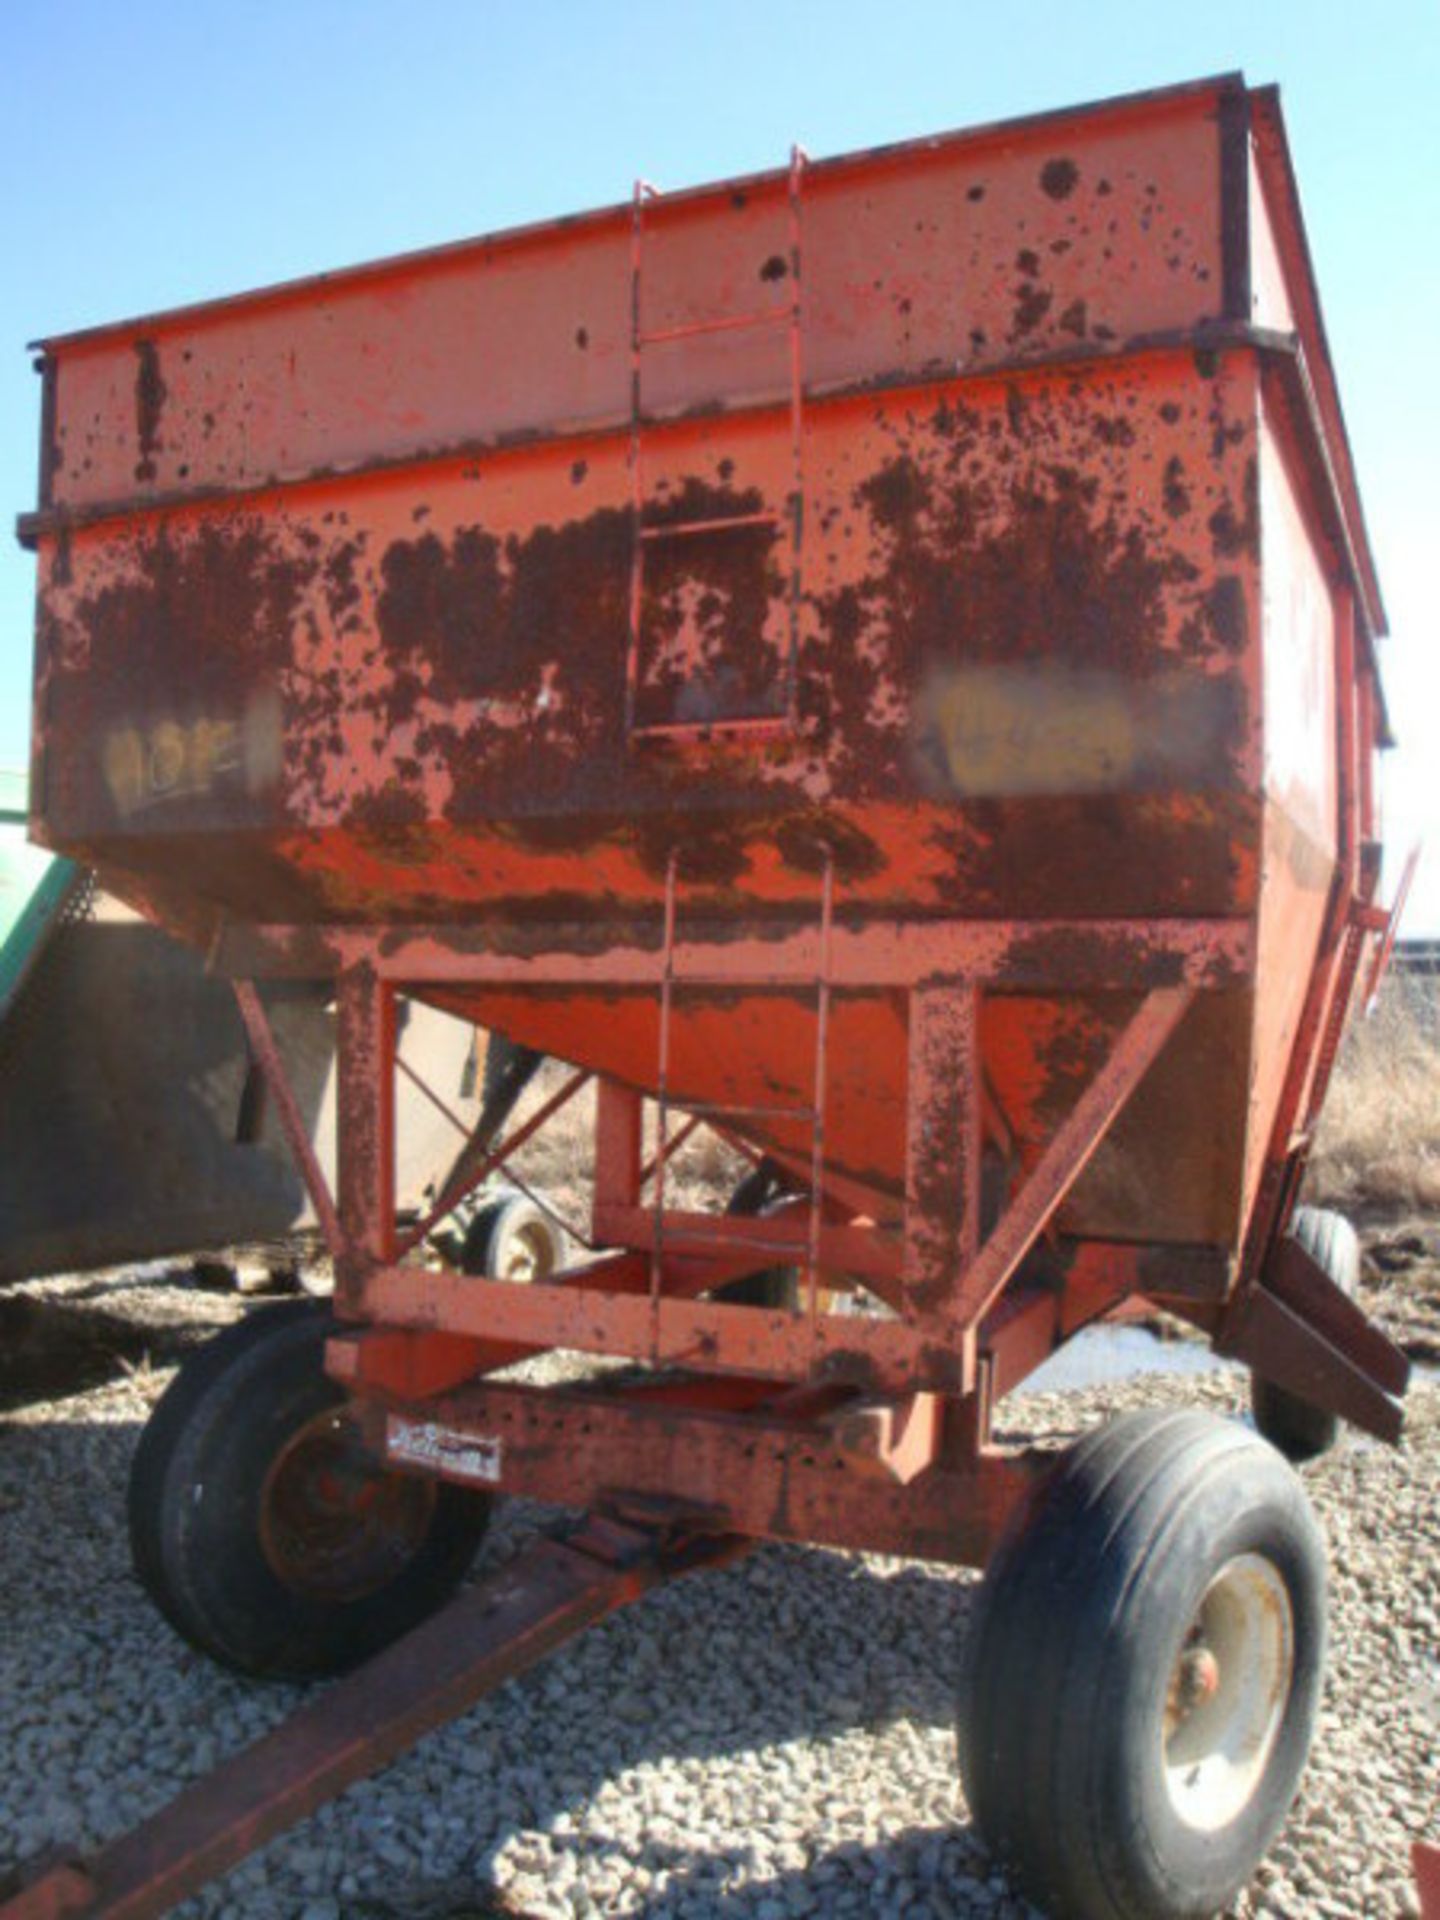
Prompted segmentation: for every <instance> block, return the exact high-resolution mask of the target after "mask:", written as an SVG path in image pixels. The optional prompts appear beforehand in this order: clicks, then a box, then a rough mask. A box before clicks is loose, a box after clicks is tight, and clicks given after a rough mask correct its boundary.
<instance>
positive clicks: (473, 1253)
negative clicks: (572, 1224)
mask: <svg viewBox="0 0 1440 1920" xmlns="http://www.w3.org/2000/svg"><path fill="white" fill-rule="evenodd" d="M521 1233H524V1234H528V1235H532V1236H536V1235H539V1236H543V1237H544V1239H545V1241H546V1243H547V1244H548V1247H549V1256H548V1265H544V1266H543V1270H542V1271H541V1272H539V1273H537V1274H536V1275H535V1276H534V1277H535V1278H536V1279H537V1280H548V1279H549V1277H550V1275H551V1274H552V1273H553V1272H554V1271H555V1269H556V1268H557V1267H558V1266H559V1265H560V1263H561V1260H562V1257H563V1253H564V1248H563V1245H562V1241H561V1235H560V1231H559V1229H558V1228H557V1227H556V1226H555V1224H554V1222H553V1221H552V1220H550V1218H549V1217H548V1216H547V1215H546V1213H545V1212H544V1211H543V1209H542V1208H540V1207H537V1206H536V1204H535V1202H534V1201H533V1200H532V1199H530V1198H529V1196H528V1195H527V1194H523V1193H515V1192H512V1191H509V1190H507V1191H506V1192H504V1193H499V1194H496V1196H495V1197H494V1199H493V1200H487V1201H486V1202H485V1204H484V1206H483V1207H481V1208H480V1209H479V1211H478V1212H477V1213H476V1215H475V1218H474V1219H473V1220H472V1221H471V1222H470V1225H469V1227H468V1228H467V1229H466V1232H465V1245H464V1249H463V1251H462V1253H461V1259H460V1264H461V1266H462V1267H463V1268H464V1270H465V1272H466V1273H473V1274H484V1275H488V1276H489V1277H490V1278H491V1279H501V1278H503V1277H504V1265H505V1256H506V1251H507V1249H506V1242H507V1241H508V1240H510V1239H512V1238H513V1237H514V1236H515V1235H516V1234H521Z"/></svg>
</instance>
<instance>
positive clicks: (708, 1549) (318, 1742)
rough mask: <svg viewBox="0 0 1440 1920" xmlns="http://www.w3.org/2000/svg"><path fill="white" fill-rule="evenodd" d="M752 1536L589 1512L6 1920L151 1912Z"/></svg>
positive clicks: (41, 1889) (140, 1918)
mask: <svg viewBox="0 0 1440 1920" xmlns="http://www.w3.org/2000/svg"><path fill="white" fill-rule="evenodd" d="M748 1546H749V1542H748V1541H745V1540H741V1539H739V1538H737V1537H736V1536H735V1535H733V1534H724V1535H710V1536H705V1535H697V1534H695V1533H693V1532H692V1533H686V1532H682V1531H678V1530H677V1529H676V1527H675V1526H674V1525H672V1524H665V1523H657V1524H639V1523H633V1524H632V1523H630V1522H629V1521H623V1522H622V1521H618V1520H610V1519H607V1518H605V1517H603V1516H601V1515H598V1514H590V1515H588V1516H587V1517H586V1518H585V1519H584V1520H583V1521H581V1522H580V1523H579V1524H578V1525H577V1526H576V1527H575V1529H574V1530H573V1531H572V1532H570V1533H569V1534H566V1535H563V1536H558V1537H546V1538H544V1539H541V1540H538V1541H536V1542H535V1544H534V1545H533V1546H531V1547H529V1548H528V1549H527V1550H525V1551H524V1552H522V1553H521V1554H519V1555H518V1556H517V1557H516V1559H515V1560H513V1561H512V1562H511V1563H510V1564H509V1565H508V1566H506V1567H504V1568H502V1569H501V1570H500V1571H499V1572H497V1573H496V1574H494V1575H493V1576H492V1577H491V1578H490V1579H488V1580H484V1581H481V1582H480V1583H479V1584H477V1585H476V1586H473V1587H468V1588H466V1589H465V1591H464V1592H463V1593H461V1594H460V1595H459V1596H458V1597H457V1598H456V1599H454V1600H452V1601H450V1603H449V1604H448V1605H447V1606H446V1607H444V1608H442V1609H441V1611H440V1612H439V1613H437V1614H435V1615H434V1616H433V1618H431V1619H430V1620H428V1621H427V1622H426V1623H425V1624H424V1625H423V1626H420V1627H417V1628H416V1629H415V1630H414V1631H413V1632H412V1633H409V1634H407V1635H406V1636H405V1638H404V1639H403V1640H398V1641H396V1643H395V1644H394V1646H392V1647H389V1648H387V1649H386V1650H385V1652H384V1653H381V1654H379V1655H377V1656H376V1657H375V1658H374V1659H373V1660H370V1661H368V1662H367V1663H366V1664H365V1665H364V1666H363V1667H360V1668H358V1669H357V1670H356V1671H355V1672H354V1673H352V1674H350V1675H349V1676H348V1677H347V1678H345V1679H344V1680H341V1681H338V1682H337V1683H336V1684H335V1685H334V1686H332V1687H329V1688H328V1689H327V1690H326V1691H325V1692H324V1693H323V1694H321V1695H320V1696H319V1698H318V1699H315V1700H313V1701H311V1702H310V1703H309V1704H308V1705H306V1706H303V1707H301V1708H300V1710H299V1711H298V1712H297V1713H295V1714H292V1716H291V1717H290V1719H288V1720H287V1721H285V1723H284V1724H283V1725H282V1726H279V1727H277V1728H276V1729H275V1731H274V1732H273V1733H270V1734H267V1735H266V1736H265V1738H264V1739H263V1740H258V1741H256V1742H255V1743H254V1745H252V1746H250V1747H247V1748H245V1749H244V1750H243V1751H242V1752H240V1753H237V1754H235V1755H234V1756H233V1757H232V1758H231V1759H229V1760H226V1761H224V1762H223V1763H222V1764H221V1765H220V1766H218V1767H216V1768H215V1770H214V1771H213V1772H212V1773H209V1774H207V1775H206V1776H205V1778H204V1779H203V1780H199V1781H197V1782H196V1783H195V1785H194V1786H191V1787H187V1788H186V1789H185V1791H184V1792H183V1793H180V1794H178V1795H177V1796H176V1797H175V1799H173V1800H172V1801H171V1802H170V1803H169V1805H168V1806H166V1807H162V1808H161V1810H160V1812H159V1813H157V1814H155V1815H153V1816H152V1817H151V1818H150V1819H149V1820H146V1821H145V1822H144V1823H143V1824H142V1825H140V1826H138V1827H134V1828H132V1829H131V1831H130V1832H129V1833H125V1834H122V1835H121V1836H120V1837H119V1838H118V1839H116V1840H112V1841H111V1842H110V1844H109V1845H108V1846H106V1847H103V1848H102V1849H101V1850H100V1851H99V1852H98V1853H97V1854H95V1855H94V1857H93V1858H91V1859H89V1860H85V1861H68V1860H60V1861H56V1860H51V1861H49V1862H46V1863H41V1865H40V1866H39V1870H38V1873H35V1874H34V1875H33V1877H31V1879H30V1881H29V1884H28V1885H26V1886H24V1887H22V1889H21V1890H20V1891H19V1892H18V1893H15V1894H13V1895H12V1897H11V1898H10V1899H8V1900H6V1901H5V1902H4V1904H3V1905H0V1920H70V1917H71V1916H80V1915H84V1916H86V1917H87V1920H91V1917H92V1916H94V1917H96V1920H98V1917H99V1916H102V1915H103V1916H104V1920H150V1916H152V1915H156V1914H163V1913H168V1912H169V1910H170V1909H171V1908H172V1907H173V1906H175V1905H176V1904H177V1903H178V1902H179V1901H181V1900H183V1899H185V1898H186V1896H187V1895H189V1894H191V1893H194V1892H195V1891H196V1890H197V1889H198V1888H200V1887H202V1886H204V1885H205V1884H206V1883H207V1882H208V1881H210V1880H213V1879H215V1878H216V1877H217V1876H218V1875H220V1874H222V1873H226V1872H228V1871H229V1869H230V1868H231V1867H233V1866H235V1865H236V1864H237V1863H238V1862H239V1861H241V1860H243V1859H244V1858H245V1857H246V1855H247V1854H250V1853H253V1852H254V1851H255V1850H256V1848H258V1847H261V1846H263V1845H264V1844H265V1843H266V1842H267V1841H268V1840H271V1839H273V1838H274V1837H275V1835H276V1834H277V1833H281V1832H283V1831H284V1830H285V1828H287V1827H290V1826H293V1825H294V1824H295V1822H296V1821H297V1820H302V1819H303V1818H304V1817H305V1815H306V1814H309V1813H313V1812H314V1811H315V1809H316V1808H317V1807H320V1806H323V1805H324V1803H325V1802H326V1801H327V1800H331V1799H333V1798H334V1797H335V1795H336V1794H338V1793H343V1792H344V1790H345V1788H346V1787H348V1786H351V1785H353V1783H354V1782H355V1781H357V1780H360V1779H363V1778H364V1777H365V1776H366V1775H367V1774H370V1773H375V1772H377V1771H378V1770H379V1769H380V1768H381V1767H384V1766H388V1765H389V1763H390V1762H391V1761H392V1760H394V1759H396V1758H397V1757H398V1756H399V1755H400V1754H401V1753H403V1752H404V1751H405V1750H406V1749H407V1748H408V1747H411V1746H413V1745H414V1744H415V1742H416V1741H417V1740H419V1739H420V1738H421V1737H422V1736H423V1735H425V1734H427V1733H430V1732H431V1731H433V1729H434V1728H436V1727H438V1726H441V1725H443V1724H444V1723H445V1722H446V1721H448V1720H453V1719H454V1718H455V1717H456V1716H457V1715H458V1714H461V1713H464V1712H465V1711H466V1710H467V1709H468V1708H470V1707H472V1706H473V1705H474V1704H475V1702H476V1701H477V1700H480V1699H482V1698H483V1697H484V1696H485V1695H486V1694H487V1693H490V1692H492V1691H493V1690H494V1689H495V1688H496V1687H499V1686H502V1685H503V1684H504V1682H505V1681H507V1680H512V1679H514V1677H515V1676H516V1675H517V1674H520V1673H524V1672H525V1671H526V1669H527V1668H529V1667H532V1666H534V1665H535V1663H536V1662H537V1661H539V1660H543V1659H544V1658H545V1656H546V1655H547V1654H549V1653H553V1652H554V1651H555V1649H556V1648H557V1647H559V1646H561V1645H563V1644H564V1642H565V1641H566V1640H569V1639H571V1638H572V1637H573V1636H574V1635H575V1634H577V1633H579V1632H581V1631H582V1630H583V1629H584V1628H585V1627H589V1626H593V1625H594V1624H595V1622H596V1621H598V1620H603V1619H604V1618H605V1617H606V1615H608V1614H611V1613H615V1612H618V1611H619V1609H620V1608H621V1607H625V1606H628V1605H629V1604H630V1603H631V1602H632V1601H634V1600H638V1599H640V1598H641V1597H642V1596H643V1595H644V1594H646V1593H648V1592H649V1591H650V1589H651V1588H652V1587H656V1586H660V1585H662V1584H663V1583H664V1582H665V1581H667V1580H671V1579H674V1578H675V1577H676V1576H677V1575H679V1574H682V1573H687V1572H690V1571H692V1570H698V1569H700V1568H702V1567H714V1566H717V1565H720V1564H723V1563H724V1562H726V1561H729V1560H733V1559H736V1558H738V1557H739V1556H740V1555H741V1554H743V1553H744V1552H745V1551H746V1550H747V1548H748Z"/></svg>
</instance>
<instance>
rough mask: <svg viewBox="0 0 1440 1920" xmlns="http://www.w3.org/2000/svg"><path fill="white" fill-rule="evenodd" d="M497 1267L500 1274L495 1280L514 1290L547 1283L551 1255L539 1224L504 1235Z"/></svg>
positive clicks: (550, 1266) (550, 1270)
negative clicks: (512, 1283) (541, 1281)
mask: <svg viewBox="0 0 1440 1920" xmlns="http://www.w3.org/2000/svg"><path fill="white" fill-rule="evenodd" d="M497 1265H498V1267H499V1269H500V1271H499V1273H498V1275H497V1276H496V1277H497V1278H498V1279H501V1280H510V1281H513V1282H514V1283H515V1284H516V1285H518V1286H531V1285H533V1284H534V1283H535V1282H536V1281H539V1280H548V1279H549V1278H550V1275H551V1272H552V1271H553V1269H554V1266H555V1255H554V1248H553V1246H552V1245H551V1240H550V1235H549V1234H548V1232H547V1231H546V1230H545V1228H544V1226H543V1225H542V1224H541V1223H540V1222H539V1221H527V1222H526V1224H525V1225H524V1226H523V1227H519V1228H517V1229H516V1230H515V1231H514V1232H513V1233H509V1234H507V1235H506V1236H505V1244H504V1246H503V1247H502V1248H501V1250H500V1258H499V1261H498V1262H497Z"/></svg>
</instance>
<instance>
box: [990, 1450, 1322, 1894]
mask: <svg viewBox="0 0 1440 1920" xmlns="http://www.w3.org/2000/svg"><path fill="white" fill-rule="evenodd" d="M1240 1554H1254V1555H1257V1556H1259V1557H1260V1558H1261V1559H1262V1560H1263V1561H1265V1562H1266V1563H1267V1565H1268V1568H1269V1569H1271V1570H1273V1572H1274V1573H1275V1575H1277V1576H1278V1579H1279V1581H1281V1582H1283V1585H1284V1588H1285V1591H1286V1593H1287V1595H1288V1598H1289V1603H1290V1609H1291V1618H1292V1628H1293V1639H1292V1644H1293V1654H1294V1658H1293V1666H1292V1669H1291V1678H1290V1685H1289V1689H1288V1694H1287V1695H1286V1697H1285V1700H1284V1704H1283V1706H1282V1707H1281V1708H1280V1712H1279V1718H1278V1721H1277V1723H1276V1726H1275V1731H1274V1735H1273V1744H1272V1745H1271V1747H1270V1750H1269V1757H1268V1759H1267V1760H1266V1761H1265V1762H1264V1763H1263V1765H1262V1767H1261V1769H1260V1772H1259V1775H1258V1777H1257V1779H1256V1781H1255V1783H1254V1785H1253V1787H1252V1788H1251V1790H1250V1791H1249V1794H1248V1797H1247V1798H1246V1799H1245V1800H1244V1802H1243V1804H1241V1805H1240V1806H1239V1807H1238V1809H1237V1810H1236V1811H1235V1812H1234V1813H1233V1815H1231V1816H1230V1817H1229V1818H1228V1819H1227V1820H1226V1821H1225V1822H1224V1824H1218V1825H1216V1826H1215V1827H1214V1828H1212V1829H1210V1830H1201V1829H1200V1828H1198V1827H1197V1826H1195V1825H1193V1824H1191V1823H1189V1822H1187V1821H1185V1820H1183V1819H1182V1818H1181V1817H1180V1816H1179V1814H1178V1813H1177V1812H1176V1810H1175V1808H1174V1806H1173V1804H1172V1801H1171V1797H1170V1794H1169V1791H1168V1788H1167V1784H1166V1780H1165V1771H1164V1768H1163V1766H1162V1765H1161V1764H1159V1762H1160V1759H1161V1756H1162V1755H1163V1754H1164V1752H1165V1747H1164V1714H1165V1706H1166V1697H1167V1690H1168V1687H1169V1685H1170V1681H1171V1678H1172V1676H1173V1674H1174V1672H1175V1665H1176V1660H1177V1658H1178V1656H1179V1652H1180V1649H1181V1646H1182V1643H1184V1642H1185V1636H1186V1634H1187V1631H1188V1629H1189V1627H1190V1624H1191V1623H1192V1622H1193V1621H1194V1620H1195V1618H1196V1614H1197V1610H1198V1608H1199V1604H1200V1600H1201V1597H1202V1596H1203V1595H1204V1594H1205V1593H1206V1591H1207V1589H1208V1588H1209V1587H1210V1584H1211V1581H1212V1580H1213V1578H1214V1577H1215V1575H1216V1574H1217V1573H1218V1572H1219V1570H1220V1569H1221V1568H1222V1567H1225V1566H1226V1565H1227V1563H1229V1562H1230V1561H1231V1560H1232V1558H1233V1557H1234V1556H1237V1555H1240ZM1325 1614H1326V1607H1325V1559H1324V1548H1323V1545H1322V1543H1321V1539H1320V1535H1319V1531H1318V1529H1317V1527H1316V1524H1315V1520H1314V1516H1313V1515H1312V1513H1311V1511H1310V1506H1309V1502H1308V1500H1307V1499H1306V1496H1305V1492H1304V1489H1303V1487H1302V1486H1301V1485H1300V1482H1299V1479H1298V1477H1297V1476H1296V1475H1295V1473H1294V1472H1293V1471H1292V1470H1291V1469H1290V1468H1289V1467H1288V1466H1287V1465H1286V1464H1285V1462H1284V1461H1283V1460H1282V1459H1281V1458H1280V1456H1279V1455H1278V1454H1277V1453H1276V1452H1275V1451H1274V1449H1273V1448H1271V1447H1268V1446H1266V1445H1265V1444H1264V1443H1263V1442H1262V1441H1260V1440H1258V1439H1257V1438H1256V1437H1255V1435H1254V1434H1252V1433H1250V1432H1248V1431H1247V1430H1246V1429H1245V1428H1244V1427H1242V1426H1240V1425H1239V1424H1238V1423H1236V1422H1231V1421H1222V1420H1219V1419H1216V1418H1214V1417H1213V1416H1211V1415H1208V1414H1201V1413H1183V1412H1181V1413H1161V1414H1153V1413H1143V1414H1137V1415H1134V1416H1131V1417H1128V1418H1126V1419H1122V1420H1117V1421H1115V1422H1113V1423H1112V1424H1111V1425H1109V1426H1107V1427H1104V1428H1102V1429H1101V1430H1100V1431H1099V1432H1097V1433H1094V1434H1091V1435H1089V1436H1088V1437H1087V1438H1086V1439H1084V1440H1082V1441H1081V1442H1080V1443H1079V1445H1078V1446H1076V1447H1074V1448H1072V1449H1071V1450H1070V1451H1069V1452H1068V1453H1066V1454H1064V1455H1063V1456H1062V1457H1061V1459H1060V1461H1059V1462H1058V1464H1057V1465H1056V1467H1055V1468H1054V1469H1053V1470H1052V1471H1051V1473H1050V1474H1049V1475H1048V1476H1047V1477H1046V1478H1045V1479H1044V1480H1043V1481H1042V1482H1041V1483H1040V1485H1039V1486H1038V1487H1037V1488H1036V1490H1035V1492H1034V1494H1033V1495H1032V1497H1031V1498H1030V1500H1029V1501H1028V1502H1027V1503H1026V1506H1025V1507H1024V1509H1023V1510H1022V1511H1021V1512H1020V1513H1019V1514H1018V1515H1017V1516H1016V1518H1015V1520H1014V1522H1013V1523H1012V1525H1011V1527H1010V1528H1009V1529H1008V1530H1007V1533H1006V1536H1005V1538H1004V1539H1003V1540H1002V1542H1001V1544H1000V1546H999V1547H998V1548H997V1550H996V1554H995V1556H994V1559H993V1561H992V1563H991V1566H990V1568H989V1570H988V1571H987V1573H986V1576H985V1580H984V1583H983V1586H982V1588H981V1593H980V1598H979V1604H978V1609H977V1617H976V1619H975V1622H974V1625H973V1627H972V1629H971V1633H970V1637H969V1640H968V1643H967V1646H966V1651H965V1658H964V1663H963V1673H962V1691H961V1716H960V1742H959V1746H960V1764H961V1770H962V1775H963V1778H964V1782H965V1790H966V1793H967V1796H968V1798H969V1802H970V1807H971V1811H972V1813H973V1815H974V1817H975V1820H976V1823H977V1825H978V1827H979V1829H980V1832H981V1834H982V1835H983V1837H984V1838H985V1840H986V1842H987V1844H988V1845H989V1847H990V1848H991V1850H992V1851H993V1852H994V1853H995V1854H996V1855H997V1856H998V1857H999V1859H1000V1860H1001V1862H1002V1863H1003V1864H1004V1865H1005V1866H1006V1868H1007V1869H1008V1870H1009V1871H1010V1872H1011V1873H1012V1874H1013V1875H1014V1877H1015V1879H1016V1881H1017V1882H1018V1883H1019V1885H1020V1886H1021V1887H1022V1888H1023V1889H1024V1891H1025V1892H1026V1893H1027V1894H1028V1896H1029V1897H1030V1898H1031V1899H1032V1900H1034V1901H1035V1902H1036V1903H1037V1904H1038V1905H1039V1906H1040V1907H1041V1908H1042V1909H1044V1910H1045V1911H1047V1912H1049V1913H1052V1914H1057V1915H1059V1914H1064V1915H1069V1916H1077V1917H1078V1920H1192V1917H1194V1916H1200V1915H1205V1914H1213V1913H1217V1912H1219V1911H1220V1910H1221V1909H1223V1908H1224V1907H1225V1906H1227V1905H1228V1903H1229V1902H1230V1900H1231V1899H1232V1898H1233V1896H1234V1895H1235V1893H1236V1892H1237V1891H1238V1890H1239V1889H1240V1888H1241V1887H1242V1886H1243V1885H1244V1884H1245V1883H1246V1881H1247V1880H1248V1879H1249V1878H1250V1876H1251V1874H1252V1873H1253V1871H1254V1869H1255V1867H1256V1865H1257V1864H1258V1863H1259V1861H1260V1859H1261V1857H1262V1855H1263V1854H1264V1852H1265V1849H1266V1848H1267V1847H1268V1845H1269V1844H1270V1842H1271V1840H1272V1839H1273V1838H1274V1836H1275V1833H1276V1832H1277V1830H1278V1829H1279V1827H1280V1825H1281V1823H1282V1821H1283V1820H1284V1818H1285V1815H1286V1813H1287V1811H1288V1809H1289V1807H1290V1804H1291V1802H1292V1800H1293V1798H1294V1795H1295V1792H1296V1788H1297V1786H1298V1784H1299V1780H1300V1775H1301V1772H1302V1771H1303V1768H1304V1765H1305V1760H1306V1756H1307V1754H1308V1752H1309V1748H1310V1740H1311V1734H1312V1732H1313V1727H1314V1719H1315V1711H1316V1706H1317V1702H1318V1699H1319V1694H1320V1686H1321V1678H1322V1670H1323V1665H1324V1653H1325Z"/></svg>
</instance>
